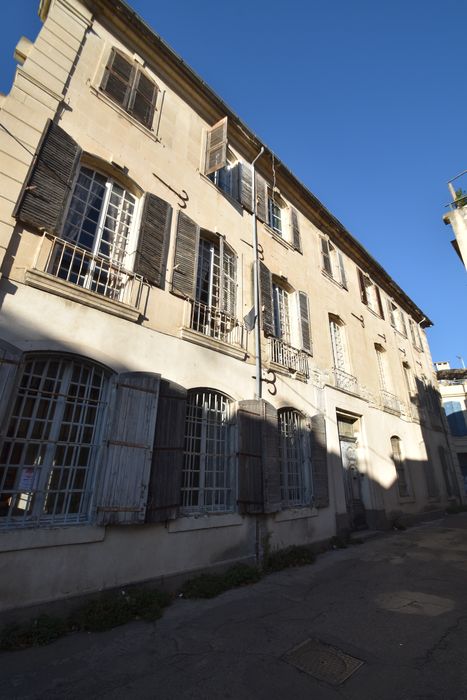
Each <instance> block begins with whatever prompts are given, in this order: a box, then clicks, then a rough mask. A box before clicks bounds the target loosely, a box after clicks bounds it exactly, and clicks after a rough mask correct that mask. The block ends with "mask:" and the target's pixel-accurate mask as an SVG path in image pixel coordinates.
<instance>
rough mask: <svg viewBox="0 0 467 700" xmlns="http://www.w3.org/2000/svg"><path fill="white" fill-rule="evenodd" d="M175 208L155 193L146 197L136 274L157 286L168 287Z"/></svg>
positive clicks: (137, 253) (147, 194)
mask: <svg viewBox="0 0 467 700" xmlns="http://www.w3.org/2000/svg"><path fill="white" fill-rule="evenodd" d="M171 222H172V207H171V206H170V204H168V202H165V201H164V200H163V199H160V197H156V195H155V194H150V193H149V192H148V193H146V195H145V198H144V207H143V213H142V216H141V227H140V232H139V240H138V247H137V249H136V258H135V272H136V273H137V274H138V275H142V276H143V277H145V278H146V279H147V280H148V281H149V282H150V283H151V284H154V285H155V286H156V287H163V286H164V278H165V266H166V260H167V249H168V245H169V238H170V224H171Z"/></svg>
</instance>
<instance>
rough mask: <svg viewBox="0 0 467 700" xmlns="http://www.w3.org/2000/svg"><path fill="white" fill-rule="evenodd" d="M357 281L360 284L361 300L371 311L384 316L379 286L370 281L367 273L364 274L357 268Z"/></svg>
mask: <svg viewBox="0 0 467 700" xmlns="http://www.w3.org/2000/svg"><path fill="white" fill-rule="evenodd" d="M358 281H359V284H360V296H361V299H362V302H363V303H364V304H366V306H368V308H369V309H371V311H373V313H375V314H378V316H381V318H384V313H383V304H382V303H381V294H380V291H379V288H378V287H377V286H376V284H375V283H374V282H373V281H372V279H371V278H370V277H369V275H366V274H365V273H363V272H362V271H361V270H358Z"/></svg>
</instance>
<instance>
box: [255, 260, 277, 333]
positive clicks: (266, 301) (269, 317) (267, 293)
mask: <svg viewBox="0 0 467 700" xmlns="http://www.w3.org/2000/svg"><path fill="white" fill-rule="evenodd" d="M259 288H260V293H261V316H262V321H263V332H264V333H265V335H274V306H273V300H272V275H271V272H270V270H268V268H267V267H266V265H265V264H264V263H263V262H261V261H260V263H259Z"/></svg>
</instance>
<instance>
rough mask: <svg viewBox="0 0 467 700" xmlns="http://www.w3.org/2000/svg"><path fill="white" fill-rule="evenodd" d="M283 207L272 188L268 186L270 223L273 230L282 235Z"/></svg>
mask: <svg viewBox="0 0 467 700" xmlns="http://www.w3.org/2000/svg"><path fill="white" fill-rule="evenodd" d="M282 218H283V214H282V208H281V207H280V205H279V203H278V201H277V197H275V196H274V192H273V190H272V189H270V188H268V224H269V226H270V227H271V228H272V230H273V231H275V232H276V233H278V234H279V235H280V236H282Z"/></svg>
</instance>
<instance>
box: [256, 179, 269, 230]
mask: <svg viewBox="0 0 467 700" xmlns="http://www.w3.org/2000/svg"><path fill="white" fill-rule="evenodd" d="M255 189H256V216H257V217H258V219H259V220H260V221H264V222H265V223H267V221H268V186H267V183H266V180H265V179H264V177H262V176H261V175H260V174H259V173H257V172H255Z"/></svg>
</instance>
